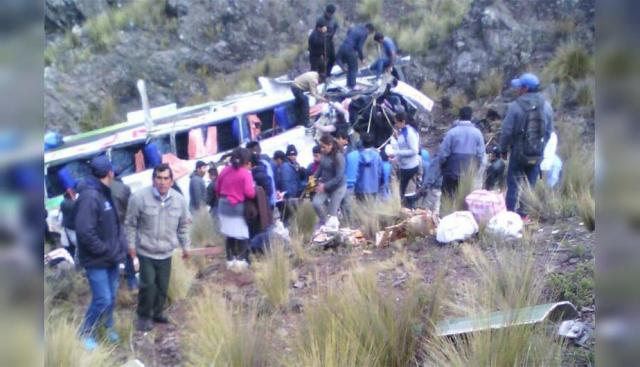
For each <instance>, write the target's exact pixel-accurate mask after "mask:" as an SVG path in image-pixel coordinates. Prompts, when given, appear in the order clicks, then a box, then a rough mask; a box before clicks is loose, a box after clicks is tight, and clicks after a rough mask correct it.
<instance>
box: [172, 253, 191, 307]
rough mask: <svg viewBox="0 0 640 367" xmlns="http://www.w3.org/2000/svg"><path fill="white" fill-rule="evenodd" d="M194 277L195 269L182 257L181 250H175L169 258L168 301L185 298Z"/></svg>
mask: <svg viewBox="0 0 640 367" xmlns="http://www.w3.org/2000/svg"><path fill="white" fill-rule="evenodd" d="M195 278H196V269H194V268H193V266H192V265H191V264H190V263H188V261H187V260H184V259H182V251H175V252H174V253H173V257H172V259H171V279H170V280H169V292H168V293H169V294H168V295H167V296H168V301H169V302H170V303H174V302H177V301H179V300H182V299H185V298H186V297H187V294H188V293H189V289H191V285H192V284H193V281H194V280H195Z"/></svg>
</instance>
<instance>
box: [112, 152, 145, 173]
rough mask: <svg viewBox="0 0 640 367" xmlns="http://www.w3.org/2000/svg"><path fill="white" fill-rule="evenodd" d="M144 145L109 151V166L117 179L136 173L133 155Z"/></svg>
mask: <svg viewBox="0 0 640 367" xmlns="http://www.w3.org/2000/svg"><path fill="white" fill-rule="evenodd" d="M143 147H144V144H133V145H128V146H124V147H118V148H114V149H112V150H111V164H112V165H113V172H114V173H115V174H116V175H117V176H118V177H125V176H128V175H131V174H134V173H136V163H135V155H136V153H137V152H138V151H140V149H142V148H143Z"/></svg>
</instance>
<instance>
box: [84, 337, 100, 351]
mask: <svg viewBox="0 0 640 367" xmlns="http://www.w3.org/2000/svg"><path fill="white" fill-rule="evenodd" d="M82 345H83V346H84V349H86V350H88V351H89V352H92V351H93V350H95V349H96V348H97V347H98V342H97V341H96V339H95V338H93V337H86V338H84V339H83V340H82Z"/></svg>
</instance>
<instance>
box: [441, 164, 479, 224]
mask: <svg viewBox="0 0 640 367" xmlns="http://www.w3.org/2000/svg"><path fill="white" fill-rule="evenodd" d="M477 174H478V168H477V167H476V165H474V164H471V165H469V167H468V168H467V169H466V170H464V171H463V172H462V175H461V176H460V179H459V180H458V189H457V190H456V193H455V195H454V196H452V197H451V196H449V195H446V194H445V193H444V192H443V193H442V204H441V209H440V212H441V213H442V216H445V215H447V214H451V213H453V212H455V211H460V210H465V208H466V203H465V201H464V199H465V198H466V197H467V195H469V194H470V193H471V192H472V191H473V190H474V189H476V187H475V185H476V179H477V177H476V176H477Z"/></svg>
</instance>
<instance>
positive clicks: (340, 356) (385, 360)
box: [294, 269, 445, 367]
mask: <svg viewBox="0 0 640 367" xmlns="http://www.w3.org/2000/svg"><path fill="white" fill-rule="evenodd" d="M376 279H377V276H376V272H375V271H373V270H372V269H356V270H355V271H353V272H352V274H351V278H349V279H348V280H347V282H346V283H345V284H344V285H343V286H342V287H341V288H339V289H334V290H330V291H328V294H327V295H326V297H323V298H322V299H321V300H320V301H318V302H317V303H314V304H311V305H310V306H309V310H308V311H307V312H306V313H305V315H304V320H303V321H302V323H301V324H300V325H301V326H300V330H299V333H298V335H297V337H296V339H295V355H294V357H295V360H296V365H299V366H329V367H330V366H406V365H409V363H411V362H413V361H414V358H415V356H416V352H417V349H418V345H419V343H418V341H419V338H420V337H421V336H425V335H430V333H431V332H432V331H433V329H432V323H431V321H432V320H435V319H437V318H439V316H440V310H441V307H440V306H441V304H442V302H443V301H444V289H445V288H444V287H442V282H440V281H438V282H435V283H434V284H433V285H432V286H431V287H430V288H429V289H425V288H423V287H421V286H420V285H419V284H418V282H417V281H416V280H415V279H412V280H410V282H409V286H408V290H407V292H406V296H405V297H404V298H403V299H401V300H400V301H399V302H395V301H394V299H393V297H389V296H388V295H386V294H384V293H383V292H382V291H381V290H380V289H379V287H378V285H377V283H376Z"/></svg>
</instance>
